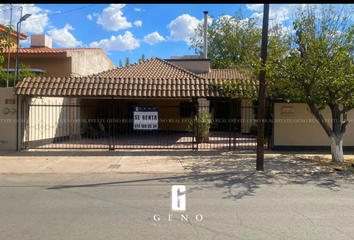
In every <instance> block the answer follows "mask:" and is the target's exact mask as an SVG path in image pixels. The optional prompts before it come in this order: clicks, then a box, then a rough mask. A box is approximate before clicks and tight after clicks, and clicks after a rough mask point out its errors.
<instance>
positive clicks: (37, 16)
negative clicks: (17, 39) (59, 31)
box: [0, 4, 50, 34]
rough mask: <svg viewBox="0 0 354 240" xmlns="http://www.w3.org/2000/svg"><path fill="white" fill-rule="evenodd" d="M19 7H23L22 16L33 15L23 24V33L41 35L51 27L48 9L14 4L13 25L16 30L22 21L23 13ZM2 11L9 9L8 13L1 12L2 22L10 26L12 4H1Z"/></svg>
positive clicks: (0, 19) (32, 5) (0, 18)
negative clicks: (45, 29) (18, 23)
mask: <svg viewBox="0 0 354 240" xmlns="http://www.w3.org/2000/svg"><path fill="white" fill-rule="evenodd" d="M19 6H23V11H22V15H23V16H24V15H25V14H27V13H29V14H32V15H31V16H30V17H29V18H28V19H27V20H26V21H23V22H22V23H21V29H20V30H21V32H23V33H26V34H31V33H34V34H41V33H43V32H44V28H45V27H47V26H48V25H49V17H48V13H49V12H50V11H49V10H47V9H42V8H39V7H37V6H35V5H34V4H12V25H13V26H14V28H15V30H16V25H17V24H16V23H17V22H18V21H19V20H20V17H21V11H20V10H19ZM0 8H1V9H8V11H2V12H0V22H1V23H3V24H5V25H8V24H9V23H10V12H11V11H10V4H0Z"/></svg>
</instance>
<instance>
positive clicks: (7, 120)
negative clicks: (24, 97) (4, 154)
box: [0, 88, 17, 150]
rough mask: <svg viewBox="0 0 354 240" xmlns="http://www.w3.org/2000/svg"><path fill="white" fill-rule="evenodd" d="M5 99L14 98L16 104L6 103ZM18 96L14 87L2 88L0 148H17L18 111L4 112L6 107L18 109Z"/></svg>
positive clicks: (0, 93)
mask: <svg viewBox="0 0 354 240" xmlns="http://www.w3.org/2000/svg"><path fill="white" fill-rule="evenodd" d="M5 99H13V100H14V101H15V104H6V103H5ZM16 103H17V96H16V95H14V94H13V88H0V110H1V112H0V150H16V122H17V121H16V120H17V114H16V113H11V112H10V113H8V114H4V112H3V110H4V109H5V108H9V109H15V110H16V111H17V104H16Z"/></svg>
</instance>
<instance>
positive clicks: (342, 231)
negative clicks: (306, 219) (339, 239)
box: [318, 225, 354, 239]
mask: <svg viewBox="0 0 354 240" xmlns="http://www.w3.org/2000/svg"><path fill="white" fill-rule="evenodd" d="M318 226H321V227H330V228H334V229H335V230H337V231H338V232H340V233H341V234H343V235H346V236H348V237H350V238H351V239H354V237H353V236H351V235H349V234H346V233H345V232H343V231H341V230H339V229H338V228H336V227H334V226H327V225H318Z"/></svg>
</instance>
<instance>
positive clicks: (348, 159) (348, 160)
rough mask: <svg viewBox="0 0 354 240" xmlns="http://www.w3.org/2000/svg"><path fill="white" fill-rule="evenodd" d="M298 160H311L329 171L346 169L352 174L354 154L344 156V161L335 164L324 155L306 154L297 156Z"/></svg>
mask: <svg viewBox="0 0 354 240" xmlns="http://www.w3.org/2000/svg"><path fill="white" fill-rule="evenodd" d="M299 159H300V160H304V161H307V162H311V163H313V164H316V165H317V166H319V167H321V168H323V169H327V170H330V171H331V172H338V171H347V172H350V173H352V174H354V156H353V155H349V156H344V162H343V163H342V164H336V163H333V162H332V159H331V157H324V156H306V157H299Z"/></svg>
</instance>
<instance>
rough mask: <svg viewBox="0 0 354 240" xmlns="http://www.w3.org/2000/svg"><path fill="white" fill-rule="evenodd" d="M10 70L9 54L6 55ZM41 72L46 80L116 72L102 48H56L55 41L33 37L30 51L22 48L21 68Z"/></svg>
mask: <svg viewBox="0 0 354 240" xmlns="http://www.w3.org/2000/svg"><path fill="white" fill-rule="evenodd" d="M16 53H17V49H16V47H13V48H11V49H10V68H12V69H14V68H15V67H16ZM3 56H4V58H5V61H4V62H3V63H2V67H3V68H7V64H8V63H7V61H8V50H4V51H3ZM21 63H23V64H26V65H29V66H30V67H31V68H33V69H41V70H43V71H44V72H45V75H46V76H58V77H66V76H86V75H89V74H93V73H98V72H102V71H104V70H109V69H113V68H115V65H114V64H113V62H112V61H111V60H110V59H109V58H108V56H107V55H106V54H105V52H104V51H103V50H102V49H101V48H52V38H51V37H49V36H47V35H45V34H32V35H31V45H30V47H29V48H19V65H20V64H21Z"/></svg>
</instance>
